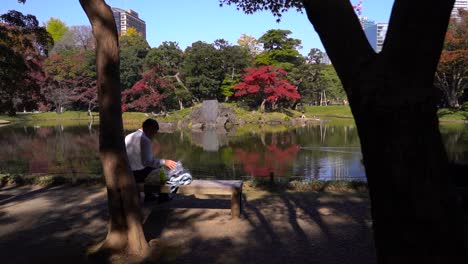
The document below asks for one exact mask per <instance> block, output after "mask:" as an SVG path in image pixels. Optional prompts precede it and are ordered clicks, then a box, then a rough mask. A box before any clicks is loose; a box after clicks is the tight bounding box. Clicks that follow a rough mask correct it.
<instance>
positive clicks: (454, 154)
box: [440, 125, 468, 164]
mask: <svg viewBox="0 0 468 264" xmlns="http://www.w3.org/2000/svg"><path fill="white" fill-rule="evenodd" d="M440 132H441V135H442V140H443V142H444V145H445V149H446V151H447V155H448V157H449V160H450V161H452V162H455V163H465V164H466V163H467V162H468V149H467V147H466V146H468V126H467V125H451V126H441V127H440Z"/></svg>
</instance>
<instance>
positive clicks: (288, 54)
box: [255, 29, 303, 71]
mask: <svg viewBox="0 0 468 264" xmlns="http://www.w3.org/2000/svg"><path fill="white" fill-rule="evenodd" d="M290 34H292V32H291V31H290V30H284V29H270V30H268V31H267V32H266V33H265V34H263V35H262V36H261V37H260V38H259V39H258V42H259V43H260V44H262V46H263V52H261V53H259V54H258V55H257V56H256V57H255V64H256V65H257V66H265V65H273V66H277V67H280V68H283V69H285V70H287V71H290V70H291V69H292V68H293V67H294V66H298V65H300V64H301V63H303V58H302V56H301V54H300V53H299V51H298V49H301V48H302V47H301V40H299V39H294V38H290V37H288V36H289V35H290Z"/></svg>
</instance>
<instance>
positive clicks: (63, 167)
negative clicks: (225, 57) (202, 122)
mask: <svg viewBox="0 0 468 264" xmlns="http://www.w3.org/2000/svg"><path fill="white" fill-rule="evenodd" d="M136 128H137V127H135V128H132V129H130V128H126V131H125V132H126V133H130V132H132V131H133V130H135V129H136ZM466 128H467V126H466V125H442V126H441V129H440V130H441V133H442V135H443V139H444V144H445V146H446V149H447V152H448V155H449V158H450V160H452V161H455V162H458V163H464V164H468V130H467V129H466ZM98 133H99V129H98V127H97V126H87V125H72V126H63V125H37V124H36V125H34V126H4V127H0V146H1V150H2V151H0V173H17V174H53V175H62V176H71V175H75V176H76V175H78V176H80V177H87V176H90V175H100V174H101V164H100V160H99V157H98ZM153 149H154V151H155V152H156V153H158V155H159V156H160V157H163V158H169V159H174V160H180V161H182V163H183V165H184V167H185V168H187V169H189V170H190V171H191V172H192V175H193V176H194V178H197V179H247V178H249V177H252V176H254V177H271V176H273V177H285V178H297V179H300V180H306V181H311V180H326V181H329V180H361V181H365V172H364V167H363V165H362V162H361V159H362V155H361V152H360V144H359V138H358V135H357V129H356V127H355V125H354V123H353V122H352V121H348V122H346V121H341V122H321V123H314V124H309V125H306V126H303V127H297V128H285V127H280V126H272V127H265V126H259V125H247V126H242V127H236V128H235V129H232V130H231V131H229V133H222V132H218V131H216V130H209V131H203V132H202V131H198V132H196V131H175V132H172V133H159V134H158V136H157V138H156V140H154V143H153Z"/></svg>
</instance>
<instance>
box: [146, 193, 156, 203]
mask: <svg viewBox="0 0 468 264" xmlns="http://www.w3.org/2000/svg"><path fill="white" fill-rule="evenodd" d="M157 200H158V195H156V194H154V193H145V202H154V201H157Z"/></svg>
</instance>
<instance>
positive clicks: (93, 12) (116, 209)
mask: <svg viewBox="0 0 468 264" xmlns="http://www.w3.org/2000/svg"><path fill="white" fill-rule="evenodd" d="M80 4H81V6H82V7H83V9H84V11H85V12H86V15H87V16H88V18H89V21H90V22H91V25H92V28H93V34H94V37H95V38H96V70H97V79H98V81H97V86H98V98H99V122H100V126H99V154H100V158H101V162H102V167H103V172H104V178H105V181H106V187H107V197H108V206H109V226H108V233H107V237H106V240H105V241H104V243H103V245H102V247H101V249H102V250H103V252H105V250H109V251H110V252H114V251H123V250H127V251H128V252H129V253H131V254H139V255H141V254H146V253H147V251H148V249H149V245H148V242H146V239H145V235H144V233H143V227H142V215H141V208H140V203H139V200H138V195H137V188H136V184H135V179H134V178H133V175H132V172H131V170H130V166H129V164H128V159H127V154H126V150H125V143H124V131H123V122H122V112H121V94H120V80H119V72H120V71H119V64H120V63H119V43H118V39H117V28H116V25H115V21H114V17H113V15H112V10H111V8H110V7H109V6H108V5H107V4H106V3H105V2H104V0H80Z"/></svg>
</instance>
